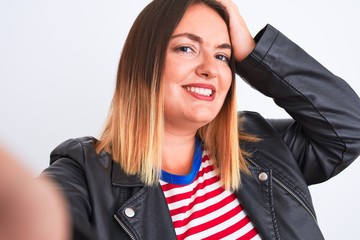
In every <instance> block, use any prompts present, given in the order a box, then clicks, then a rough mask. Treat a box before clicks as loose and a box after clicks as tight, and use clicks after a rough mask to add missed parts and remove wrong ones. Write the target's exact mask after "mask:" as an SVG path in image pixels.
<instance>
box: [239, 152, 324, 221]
mask: <svg viewBox="0 0 360 240" xmlns="http://www.w3.org/2000/svg"><path fill="white" fill-rule="evenodd" d="M246 159H247V160H248V161H249V162H250V163H251V164H253V165H254V166H256V167H260V166H259V165H258V164H257V163H255V162H254V161H253V160H251V159H249V158H246ZM260 168H261V167H260ZM272 178H273V180H274V182H276V183H277V184H278V185H279V186H280V187H281V188H283V189H284V190H285V191H286V192H287V193H289V194H290V195H291V196H292V197H293V198H295V200H296V201H298V202H299V203H300V205H301V206H302V207H303V208H304V209H305V210H306V211H307V212H308V213H309V214H310V216H311V217H312V218H313V219H314V221H315V222H316V224H318V223H317V219H316V217H315V213H314V212H313V211H312V210H311V209H310V208H309V207H308V206H307V204H306V203H305V202H304V201H303V200H302V199H301V198H299V197H298V196H297V195H296V194H295V193H294V192H293V191H292V190H291V189H290V188H288V187H287V186H286V185H285V184H283V183H282V182H281V181H280V180H279V179H277V178H276V177H274V176H272Z"/></svg>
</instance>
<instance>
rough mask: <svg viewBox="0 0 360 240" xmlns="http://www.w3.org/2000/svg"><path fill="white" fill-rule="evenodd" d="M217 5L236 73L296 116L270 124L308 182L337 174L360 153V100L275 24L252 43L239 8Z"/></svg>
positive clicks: (226, 0)
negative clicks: (226, 19)
mask: <svg viewBox="0 0 360 240" xmlns="http://www.w3.org/2000/svg"><path fill="white" fill-rule="evenodd" d="M218 2H220V3H221V4H223V5H224V6H225V7H226V9H227V10H228V12H229V15H230V36H231V40H232V45H233V53H234V55H235V59H236V60H237V62H238V64H237V73H238V74H239V75H240V76H241V77H242V78H243V79H244V80H245V81H246V82H248V83H249V84H250V85H251V86H253V87H254V88H255V89H256V90H258V91H260V92H262V93H263V94H265V95H267V96H269V97H271V98H273V99H274V101H275V103H276V104H277V105H279V106H280V107H282V108H284V109H285V110H286V111H287V112H288V113H289V114H290V115H291V117H292V118H293V120H285V121H280V120H271V121H270V122H271V123H272V124H273V126H274V128H276V129H277V130H278V131H279V133H280V134H281V135H282V137H283V139H284V141H285V142H286V144H287V145H288V146H289V148H290V150H291V151H292V153H293V155H294V157H295V159H296V160H297V161H298V164H299V167H300V169H301V170H302V172H303V174H304V177H305V179H306V181H307V183H308V184H313V183H318V182H322V181H325V180H327V179H329V178H331V177H332V176H335V175H336V174H338V173H339V172H340V171H341V170H343V169H344V168H345V167H347V166H348V165H349V164H350V163H351V162H352V161H353V160H354V159H356V158H357V156H358V155H359V152H360V124H359V123H360V100H359V97H358V96H357V95H356V93H355V92H354V91H353V90H352V89H351V88H350V86H349V85H348V84H347V83H346V82H345V81H343V80H342V79H340V78H338V77H337V76H335V75H333V74H332V73H331V72H329V71H328V70H327V69H326V68H324V67H323V66H322V65H321V64H319V63H318V62H317V61H316V60H315V59H313V58H312V57H311V56H309V55H308V54H307V53H306V52H304V51H303V50H302V49H301V48H300V47H298V46H297V45H296V44H295V43H293V42H292V41H290V40H289V39H288V38H286V37H285V36H284V35H282V34H281V33H280V32H279V31H277V30H276V29H275V28H273V27H272V26H270V25H269V26H267V27H266V28H264V29H263V30H262V31H261V32H260V33H259V34H258V35H257V36H256V37H255V42H254V40H253V39H252V37H251V35H250V33H249V30H248V28H247V26H246V24H245V21H244V20H243V18H242V17H241V15H240V13H239V10H238V8H237V6H236V5H235V4H234V3H233V2H232V1H231V0H218ZM255 43H256V47H255ZM254 47H255V49H254ZM260 137H261V136H260Z"/></svg>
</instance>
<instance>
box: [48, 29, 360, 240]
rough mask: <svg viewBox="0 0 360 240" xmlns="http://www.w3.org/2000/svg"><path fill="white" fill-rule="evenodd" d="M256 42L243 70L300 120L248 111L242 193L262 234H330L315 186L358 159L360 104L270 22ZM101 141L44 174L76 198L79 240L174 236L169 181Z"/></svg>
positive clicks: (74, 150)
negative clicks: (151, 178) (319, 217)
mask: <svg viewBox="0 0 360 240" xmlns="http://www.w3.org/2000/svg"><path fill="white" fill-rule="evenodd" d="M255 39H256V41H257V46H256V48H255V50H254V51H253V52H252V53H251V54H250V56H249V57H248V58H247V59H245V60H244V61H242V62H241V63H239V64H238V65H237V72H238V73H239V74H240V75H241V76H242V77H243V78H244V79H245V80H246V81H247V82H248V83H249V84H251V85H252V86H253V87H254V88H256V89H257V90H258V91H260V92H262V93H264V94H265V95H267V96H269V97H272V98H273V99H274V101H275V103H276V104H278V105H279V106H280V107H282V108H284V109H285V110H286V111H287V112H288V113H289V114H290V115H291V117H292V118H293V119H288V120H265V119H264V118H262V117H261V116H260V115H259V114H257V113H253V112H243V113H240V115H241V116H240V117H244V118H245V125H244V129H245V131H246V132H249V133H251V134H254V135H256V136H258V137H260V138H261V139H262V140H261V141H259V142H257V143H244V144H242V147H243V148H245V149H246V150H247V151H248V152H250V153H251V154H252V156H251V157H249V158H247V160H248V162H249V164H250V170H251V175H250V176H245V175H242V187H241V188H240V189H239V190H238V191H237V192H235V194H236V196H237V197H238V199H239V200H240V202H241V203H242V204H243V206H244V208H245V209H246V211H247V213H248V215H249V217H250V218H251V220H252V221H253V223H254V225H255V227H256V228H257V230H258V231H259V233H260V235H261V237H262V238H263V239H289V240H290V239H291V240H294V239H306V240H310V239H323V236H322V234H321V232H320V230H319V227H318V225H317V222H316V215H315V211H314V208H313V205H312V201H311V197H310V193H309V190H308V185H310V184H314V183H319V182H322V181H326V180H327V179H329V178H331V177H333V176H335V175H336V174H338V173H339V172H340V171H341V170H343V169H344V168H345V167H347V166H348V165H349V164H350V163H351V162H352V161H353V160H354V159H356V158H357V156H358V155H359V152H360V100H359V98H358V96H357V95H356V94H355V92H354V91H353V90H352V89H351V88H350V87H349V86H348V85H347V84H346V83H345V82H344V81H343V80H341V79H340V78H338V77H336V76H334V75H333V74H332V73H330V72H329V71H328V70H326V69H325V68H324V67H323V66H321V65H320V64H319V63H318V62H316V61H315V60H314V59H313V58H311V57H310V56H309V55H308V54H306V53H305V52H304V51H303V50H302V49H300V48H299V47H298V46H297V45H296V44H294V43H293V42H291V41H290V40H289V39H287V38H286V37H285V36H284V35H282V34H281V33H280V32H278V31H277V30H276V29H274V28H273V27H272V26H270V25H268V26H267V27H266V28H264V29H263V30H262V31H261V32H260V33H259V34H258V35H257V37H256V38H255ZM95 141H96V140H95V139H94V138H90V137H85V138H80V139H71V140H68V141H66V142H64V143H62V144H61V145H60V146H58V147H57V148H56V149H55V150H54V151H53V152H52V153H51V165H50V166H49V168H47V169H46V170H45V174H47V175H49V176H51V177H52V178H53V179H55V180H56V181H57V182H58V183H59V184H60V186H61V187H62V188H63V189H64V192H65V194H66V196H67V198H68V201H69V207H70V210H71V213H72V217H73V225H74V239H100V240H105V239H147V240H152V239H153V240H159V239H165V240H167V239H176V236H175V232H174V229H173V226H172V221H171V218H170V215H169V211H168V208H167V204H166V201H165V198H164V195H163V192H162V190H161V187H159V186H158V185H157V186H152V187H150V186H144V185H143V184H142V183H141V182H140V181H139V179H138V178H137V177H136V176H129V175H126V174H124V172H122V170H121V168H120V167H119V166H118V165H117V164H116V163H115V162H113V161H112V159H111V157H110V156H109V155H108V154H107V153H105V152H104V153H101V154H100V155H97V154H96V153H95V151H94V142H95ZM129 209H130V210H131V211H129ZM129 213H134V215H132V214H129Z"/></svg>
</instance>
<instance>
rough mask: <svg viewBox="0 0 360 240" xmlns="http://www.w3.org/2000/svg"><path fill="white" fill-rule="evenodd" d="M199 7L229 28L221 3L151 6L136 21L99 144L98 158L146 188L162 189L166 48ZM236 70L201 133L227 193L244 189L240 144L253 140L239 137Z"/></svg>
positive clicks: (160, 1) (163, 0)
mask: <svg viewBox="0 0 360 240" xmlns="http://www.w3.org/2000/svg"><path fill="white" fill-rule="evenodd" d="M194 3H204V4H206V5H208V6H209V7H211V8H213V9H214V10H215V11H217V12H218V13H219V15H220V16H221V17H222V18H223V19H224V21H225V22H226V24H227V26H229V18H228V14H227V12H226V10H225V8H224V7H222V5H220V4H219V3H218V2H216V1H212V0H185V1H179V0H154V1H152V2H151V3H150V4H149V5H148V6H147V7H146V8H145V9H144V10H143V11H142V12H141V13H140V14H139V16H138V17H137V19H136V20H135V22H134V24H133V26H132V28H131V30H130V32H129V34H128V37H127V40H126V42H125V44H124V48H123V52H122V54H121V58H120V62H119V67H118V74H117V81H116V87H115V93H114V96H113V99H112V103H111V107H110V111H109V116H108V119H107V121H106V124H105V128H104V130H103V132H102V135H101V136H100V139H99V141H98V142H97V144H96V151H97V152H98V153H99V152H101V151H106V152H109V153H110V154H111V156H112V158H113V159H114V161H116V162H118V163H119V165H120V166H121V168H122V169H123V171H124V172H125V173H127V174H136V175H138V176H139V177H140V179H141V180H142V181H143V182H144V183H145V184H147V185H153V184H157V183H158V181H159V177H160V173H161V164H162V147H163V136H164V107H163V101H164V100H163V90H162V83H161V80H162V79H161V77H162V75H161V74H162V72H163V69H164V59H165V56H166V49H167V45H168V42H169V39H170V37H171V35H172V32H173V31H174V29H175V28H176V26H177V25H178V23H179V21H180V20H181V18H182V16H183V15H184V13H185V11H186V9H187V8H188V7H189V6H190V5H191V4H194ZM234 65H235V61H234V59H233V58H232V59H231V64H230V67H231V69H232V72H233V76H232V85H231V87H230V90H229V92H228V95H227V97H226V99H225V102H224V105H223V107H222V109H221V110H220V113H219V114H218V115H217V116H216V118H215V119H214V120H213V121H212V122H210V123H209V124H207V125H206V126H204V127H202V128H201V129H199V131H198V135H199V136H200V138H201V139H202V141H203V142H204V145H205V147H206V148H207V150H208V151H209V152H210V153H211V155H212V157H213V158H214V160H215V163H216V167H218V168H219V169H220V177H221V180H222V182H223V184H224V187H225V188H227V189H237V188H238V187H239V186H240V171H242V172H244V173H248V168H247V165H246V162H245V160H244V158H243V153H242V152H241V150H240V147H239V141H242V140H251V139H252V138H251V137H249V136H247V135H244V134H241V135H239V131H238V118H237V112H236V93H235V67H234Z"/></svg>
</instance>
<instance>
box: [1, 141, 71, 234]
mask: <svg viewBox="0 0 360 240" xmlns="http://www.w3.org/2000/svg"><path fill="white" fill-rule="evenodd" d="M0 239H7V240H22V239H28V240H48V239H52V240H55V239H56V240H67V239H70V218H69V216H68V210H67V206H66V202H65V199H64V197H63V196H62V194H61V193H60V190H59V189H58V188H57V186H55V184H54V183H52V182H51V181H50V180H49V179H47V178H46V177H39V178H35V177H33V176H32V175H31V173H30V172H29V171H28V170H27V169H25V167H23V166H22V165H21V164H20V163H19V162H18V161H16V160H14V157H12V156H11V155H10V154H9V153H8V152H7V151H5V150H4V149H3V148H2V147H1V146H0Z"/></svg>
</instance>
